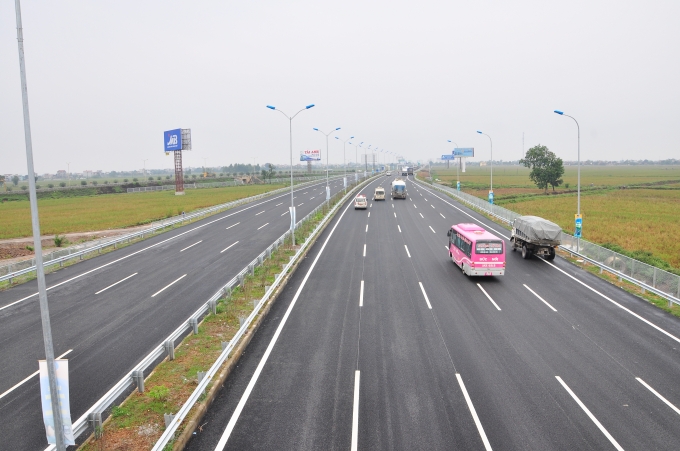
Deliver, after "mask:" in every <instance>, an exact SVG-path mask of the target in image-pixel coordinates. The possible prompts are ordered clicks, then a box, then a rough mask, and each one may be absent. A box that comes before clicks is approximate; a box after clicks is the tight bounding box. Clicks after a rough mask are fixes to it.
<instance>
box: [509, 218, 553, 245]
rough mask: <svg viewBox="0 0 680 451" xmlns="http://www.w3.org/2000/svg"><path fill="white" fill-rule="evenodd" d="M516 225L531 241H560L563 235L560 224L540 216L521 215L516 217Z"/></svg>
mask: <svg viewBox="0 0 680 451" xmlns="http://www.w3.org/2000/svg"><path fill="white" fill-rule="evenodd" d="M514 227H515V229H517V230H518V231H520V232H521V233H522V234H524V235H525V236H526V239H528V240H529V241H557V242H559V241H560V238H561V236H562V228H561V227H560V226H558V225H557V224H555V223H554V222H550V221H548V220H547V219H543V218H539V217H538V216H520V217H519V218H517V219H515V223H514Z"/></svg>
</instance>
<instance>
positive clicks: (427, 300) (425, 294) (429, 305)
mask: <svg viewBox="0 0 680 451" xmlns="http://www.w3.org/2000/svg"><path fill="white" fill-rule="evenodd" d="M418 285H420V291H422V292H423V296H425V302H427V306H428V308H429V309H430V310H432V304H430V299H429V298H428V297H427V293H425V288H424V287H423V283H422V282H418Z"/></svg>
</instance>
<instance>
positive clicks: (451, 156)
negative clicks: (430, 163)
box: [442, 155, 456, 160]
mask: <svg viewBox="0 0 680 451" xmlns="http://www.w3.org/2000/svg"><path fill="white" fill-rule="evenodd" d="M454 158H456V157H454V156H453V155H442V160H453V159H454Z"/></svg>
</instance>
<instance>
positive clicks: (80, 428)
mask: <svg viewBox="0 0 680 451" xmlns="http://www.w3.org/2000/svg"><path fill="white" fill-rule="evenodd" d="M369 179H370V178H369ZM367 180H368V179H367ZM358 186H359V185H357V186H356V187H358ZM356 187H355V188H354V189H356ZM285 189H286V190H289V189H290V187H288V188H285ZM352 191H353V190H350V191H348V193H347V194H346V195H345V196H344V197H343V200H344V198H345V197H347V196H349V195H351V193H352ZM338 205H341V202H339V203H338V204H336V206H335V207H334V209H333V210H331V211H330V212H329V215H330V213H331V212H333V211H335V208H337V207H338ZM323 206H324V204H321V205H319V206H318V207H316V208H315V209H314V210H312V211H311V212H310V213H309V214H307V215H306V216H305V217H304V218H303V219H301V220H300V221H298V222H297V223H296V224H295V228H296V229H297V228H298V227H299V226H300V225H301V224H302V223H303V222H304V221H306V220H307V219H310V218H312V217H313V215H315V214H316V213H317V212H318V211H319V210H320V209H322V208H323ZM328 217H329V216H328V215H327V216H326V218H324V220H323V221H322V222H321V223H320V224H323V223H324V222H325V221H326V220H327V218H328ZM318 228H319V227H317V229H315V230H314V232H313V234H314V233H316V232H317V231H318ZM289 235H290V230H288V231H286V233H284V234H283V235H281V237H279V238H278V239H277V240H276V241H274V243H272V244H271V245H270V246H269V247H267V249H265V250H264V251H263V252H262V253H261V254H260V255H258V256H257V257H256V258H255V259H254V260H252V261H251V262H250V263H249V264H248V265H247V266H246V267H245V268H244V269H242V270H241V271H240V272H239V273H238V274H237V275H236V276H234V277H233V278H232V279H231V280H229V282H227V283H226V284H225V285H223V286H222V287H221V288H220V289H219V290H218V291H217V292H216V293H215V294H214V295H212V296H211V297H210V299H208V301H207V302H206V303H205V304H203V305H202V306H200V307H199V308H198V310H196V311H195V312H194V313H193V314H192V315H191V316H190V317H189V318H188V319H187V320H186V321H184V322H183V323H182V324H181V325H180V326H179V327H178V328H177V329H175V330H174V331H173V332H172V333H171V334H170V335H169V336H168V337H167V338H166V339H165V340H163V341H162V342H161V343H160V344H159V345H158V346H156V347H155V348H154V349H153V350H152V351H151V352H150V353H149V354H148V355H147V356H146V357H144V358H143V359H142V360H141V361H140V362H139V363H138V364H137V365H135V367H134V368H133V369H132V370H130V371H129V372H128V373H127V374H126V375H125V376H124V377H123V378H122V379H121V380H120V381H118V382H117V383H116V384H115V385H114V386H113V387H112V388H111V389H110V390H109V391H108V392H106V393H105V394H104V396H102V397H101V398H100V399H99V400H98V401H97V402H95V403H94V404H93V405H92V407H90V408H89V409H88V410H87V411H86V412H85V413H84V414H83V415H81V416H80V418H78V419H77V420H76V421H75V422H73V426H72V427H73V435H74V437H79V436H80V435H81V434H83V433H84V432H86V431H87V430H88V428H89V427H90V426H91V425H92V426H100V425H101V424H102V423H101V421H102V420H101V415H102V413H104V412H105V411H106V409H108V408H109V407H111V405H113V404H114V403H115V401H116V399H119V398H120V397H121V396H123V395H124V394H125V393H126V392H127V391H128V390H129V388H130V387H131V386H133V385H135V384H139V382H138V381H139V378H140V376H141V379H142V380H143V379H144V377H143V373H144V371H147V370H148V369H149V368H151V367H152V366H154V365H153V363H154V362H156V361H157V360H158V359H159V358H161V357H162V356H163V355H165V354H170V353H173V354H174V343H175V341H176V340H177V339H178V338H180V337H182V336H183V335H184V334H185V333H187V332H188V331H190V330H192V329H193V327H194V324H198V321H200V319H201V318H202V317H203V316H204V315H205V314H206V313H208V311H210V310H211V309H213V305H214V306H215V307H214V308H216V306H217V304H216V302H217V300H218V299H219V298H220V297H221V296H222V295H224V294H227V293H229V292H231V290H232V289H233V288H235V287H236V286H239V285H240V284H241V283H242V281H243V278H244V277H245V275H246V274H248V273H251V272H252V271H254V270H255V267H257V266H259V265H260V264H262V263H263V262H264V259H265V258H267V257H268V256H270V255H271V253H272V252H273V251H274V250H276V249H278V247H279V246H281V245H282V244H283V243H284V241H285V240H286V238H287V237H288V236H289ZM312 236H313V235H312ZM310 242H311V240H307V241H305V243H304V244H303V245H302V246H301V247H300V249H304V248H305V246H307V245H308V243H310ZM299 255H300V250H299V251H298V252H297V253H296V254H295V256H294V258H292V259H291V261H290V262H289V263H288V264H287V265H286V267H285V268H284V269H283V270H282V272H281V273H280V274H279V277H278V278H277V279H276V281H275V284H274V285H272V287H271V288H270V289H269V290H268V291H267V293H265V296H264V297H263V298H262V299H267V298H268V296H269V295H271V293H272V292H273V290H274V289H275V287H277V284H278V283H280V282H281V280H282V278H283V277H284V276H285V274H286V271H287V270H288V269H289V268H290V267H291V265H292V264H294V262H295V259H296V258H297V257H298V256H299ZM262 304H263V302H262V300H260V302H259V303H258V305H257V306H256V308H255V309H254V310H253V311H252V312H251V314H250V315H249V316H248V318H247V319H246V321H245V322H244V324H243V325H242V326H241V327H240V328H239V330H238V332H237V333H236V335H235V336H234V337H233V338H232V339H231V340H230V341H229V344H228V345H227V346H226V347H225V349H224V350H223V351H222V353H221V354H220V357H218V360H219V359H222V363H223V362H224V360H225V358H223V356H228V355H229V353H230V352H231V350H233V348H234V346H236V344H237V343H238V340H239V339H240V338H241V337H242V335H243V333H245V331H246V330H247V329H248V326H249V325H250V323H251V322H252V320H253V319H254V318H255V317H256V316H257V313H258V312H259V310H260V308H261V306H262ZM171 349H172V350H171ZM215 365H217V362H216V363H215V364H214V365H213V366H212V367H211V370H212V369H213V367H215ZM220 365H221V363H220ZM154 367H155V366H154ZM216 368H217V369H218V368H219V365H217V366H216ZM215 373H216V370H215V371H212V372H210V371H209V372H208V373H206V377H204V378H203V379H202V380H201V383H199V386H198V387H197V388H196V390H194V392H193V393H192V397H193V396H194V395H195V394H196V393H198V396H200V394H201V393H202V392H203V391H202V390H201V391H198V388H199V387H201V386H203V388H204V389H205V387H206V386H207V384H208V383H210V381H211V380H212V378H213V377H214V375H215ZM142 383H143V382H142ZM191 399H193V398H191ZM196 399H198V397H196ZM195 402H196V401H195V400H194V401H193V402H192V403H190V404H189V401H187V403H185V406H186V405H187V404H189V405H190V407H191V406H193V404H194V403H195ZM190 407H189V408H188V409H189V410H190ZM183 408H184V406H183ZM189 410H186V412H184V416H186V413H188V411H189ZM180 412H182V411H181V410H180V411H178V413H177V415H176V418H179V414H180ZM182 418H184V417H182ZM178 421H179V423H181V421H182V420H178ZM173 423H174V421H173ZM179 423H178V424H177V425H179ZM167 429H168V428H166V430H167ZM176 429H177V428H176V427H175V428H174V430H173V432H172V434H171V435H170V437H172V435H174V431H175V430H176ZM167 441H169V440H167ZM167 441H166V444H167ZM163 446H165V445H163ZM55 449H56V446H55V445H49V446H48V447H47V448H45V451H54V450H55ZM154 449H155V448H154ZM160 449H163V448H162V447H161V448H160Z"/></svg>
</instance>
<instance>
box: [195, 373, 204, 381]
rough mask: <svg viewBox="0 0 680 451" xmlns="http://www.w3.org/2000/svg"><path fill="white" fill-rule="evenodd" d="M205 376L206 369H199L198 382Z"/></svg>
mask: <svg viewBox="0 0 680 451" xmlns="http://www.w3.org/2000/svg"><path fill="white" fill-rule="evenodd" d="M204 377H205V371H198V372H196V379H198V383H199V384H200V383H201V381H202V380H203V378H204Z"/></svg>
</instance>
